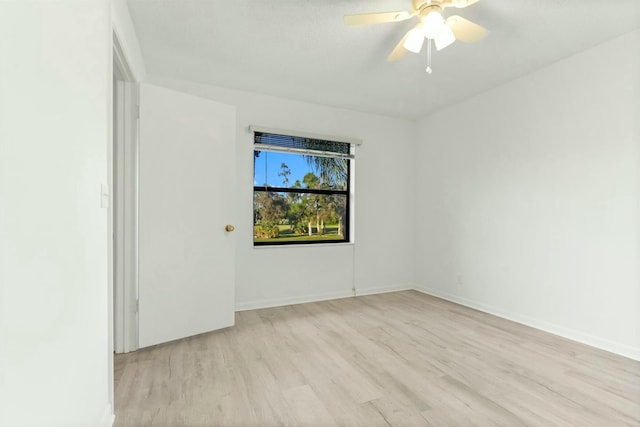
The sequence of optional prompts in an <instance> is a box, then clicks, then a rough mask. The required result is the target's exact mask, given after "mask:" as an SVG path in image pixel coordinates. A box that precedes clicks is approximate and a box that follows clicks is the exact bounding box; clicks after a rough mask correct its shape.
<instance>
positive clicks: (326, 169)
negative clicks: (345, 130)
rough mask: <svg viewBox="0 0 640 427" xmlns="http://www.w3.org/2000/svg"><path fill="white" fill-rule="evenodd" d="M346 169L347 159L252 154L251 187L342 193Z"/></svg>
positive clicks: (289, 154) (346, 173) (291, 154)
mask: <svg viewBox="0 0 640 427" xmlns="http://www.w3.org/2000/svg"><path fill="white" fill-rule="evenodd" d="M347 165H348V160H347V159H339V158H334V157H321V156H307V155H302V154H293V153H279V152H273V151H258V150H256V151H254V173H253V185H254V186H257V187H264V186H269V187H284V188H314V189H335V190H346V189H347V179H348V177H347V175H348V167H347Z"/></svg>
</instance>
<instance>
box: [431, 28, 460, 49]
mask: <svg viewBox="0 0 640 427" xmlns="http://www.w3.org/2000/svg"><path fill="white" fill-rule="evenodd" d="M433 41H434V42H435V45H436V49H437V50H442V49H444V48H445V47H447V46H449V45H450V44H451V43H453V42H454V41H456V36H455V34H453V31H452V30H451V28H449V27H448V26H447V25H445V26H444V28H442V29H441V31H440V32H439V33H438V35H437V36H436V37H434V39H433Z"/></svg>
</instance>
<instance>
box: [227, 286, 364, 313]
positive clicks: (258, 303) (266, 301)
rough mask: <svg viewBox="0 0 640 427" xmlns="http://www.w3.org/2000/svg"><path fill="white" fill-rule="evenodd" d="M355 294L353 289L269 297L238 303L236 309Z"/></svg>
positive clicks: (274, 305) (268, 306)
mask: <svg viewBox="0 0 640 427" xmlns="http://www.w3.org/2000/svg"><path fill="white" fill-rule="evenodd" d="M352 296H353V291H351V290H349V291H339V292H327V293H322V294H313V295H304V296H299V297H285V298H269V299H263V300H256V301H246V302H238V303H236V311H246V310H257V309H260V308H271V307H282V306H283V305H292V304H304V303H307V302H318V301H327V300H332V299H338V298H348V297H352Z"/></svg>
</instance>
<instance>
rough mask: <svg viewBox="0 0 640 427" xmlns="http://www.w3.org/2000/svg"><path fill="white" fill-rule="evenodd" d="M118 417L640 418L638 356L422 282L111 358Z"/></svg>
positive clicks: (282, 311) (286, 420)
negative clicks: (426, 288)
mask: <svg viewBox="0 0 640 427" xmlns="http://www.w3.org/2000/svg"><path fill="white" fill-rule="evenodd" d="M114 376H115V393H116V396H115V397H116V399H115V409H116V423H115V427H129V426H132V427H145V426H149V427H204V426H207V427H209V426H238V427H241V426H242V427H252V426H260V427H262V426H333V425H337V426H371V427H376V426H465V427H466V426H521V425H527V426H607V427H609V426H632V427H638V426H640V362H637V361H633V360H630V359H626V358H624V357H620V356H617V355H614V354H611V353H607V352H604V351H601V350H598V349H595V348H592V347H588V346H585V345H582V344H580V343H577V342H573V341H570V340H567V339H565V338H561V337H558V336H554V335H551V334H548V333H545V332H542V331H540V330H536V329H533V328H529V327H526V326H523V325H520V324H517V323H514V322H510V321H507V320H505V319H502V318H498V317H495V316H491V315H489V314H486V313H482V312H479V311H476V310H472V309H469V308H466V307H463V306H460V305H457V304H453V303H450V302H447V301H443V300H441V299H438V298H435V297H431V296H427V295H424V294H421V293H418V292H415V291H403V292H394V293H388V294H382V295H369V296H363V297H356V298H345V299H340V300H332V301H324V302H317V303H309V304H300V305H293V306H286V307H277V308H268V309H263V310H250V311H243V312H238V313H236V326H235V327H232V328H227V329H224V330H221V331H217V332H212V333H209V334H203V335H199V336H196V337H192V338H188V339H184V340H179V341H176V342H173V343H169V344H164V345H160V346H156V347H152V348H149V349H144V350H140V351H137V352H134V353H129V354H126V355H117V356H116V358H115V373H114Z"/></svg>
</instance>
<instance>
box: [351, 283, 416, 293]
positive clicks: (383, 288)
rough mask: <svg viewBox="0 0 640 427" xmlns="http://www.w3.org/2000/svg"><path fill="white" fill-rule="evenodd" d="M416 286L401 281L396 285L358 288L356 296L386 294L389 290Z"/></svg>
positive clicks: (407, 288)
mask: <svg viewBox="0 0 640 427" xmlns="http://www.w3.org/2000/svg"><path fill="white" fill-rule="evenodd" d="M413 288H414V286H413V285H411V284H408V283H400V284H396V285H389V286H380V287H377V288H362V289H361V288H357V289H356V296H362V295H376V294H386V293H387V292H399V291H409V290H411V289H413Z"/></svg>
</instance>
